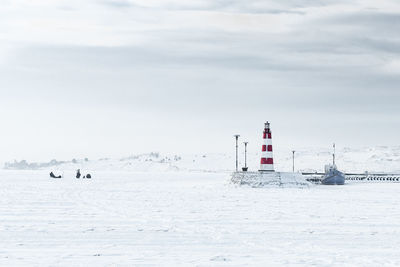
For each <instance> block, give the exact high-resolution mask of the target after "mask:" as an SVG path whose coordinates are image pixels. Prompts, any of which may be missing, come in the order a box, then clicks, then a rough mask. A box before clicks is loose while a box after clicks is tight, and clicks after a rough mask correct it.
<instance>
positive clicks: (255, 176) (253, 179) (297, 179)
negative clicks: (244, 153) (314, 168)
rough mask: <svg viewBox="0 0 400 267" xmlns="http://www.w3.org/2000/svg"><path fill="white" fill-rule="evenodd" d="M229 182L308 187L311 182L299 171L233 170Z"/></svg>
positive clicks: (264, 185) (252, 185) (256, 185)
mask: <svg viewBox="0 0 400 267" xmlns="http://www.w3.org/2000/svg"><path fill="white" fill-rule="evenodd" d="M231 182H232V183H234V184H238V185H248V186H251V187H296V188H303V187H309V186H311V185H312V184H311V183H310V182H308V181H307V180H306V178H305V177H304V176H303V175H302V174H301V173H292V172H268V171H260V172H234V173H233V174H232V178H231Z"/></svg>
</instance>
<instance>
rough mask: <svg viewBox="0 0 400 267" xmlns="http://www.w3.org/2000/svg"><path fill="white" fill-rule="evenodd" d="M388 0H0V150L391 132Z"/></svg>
mask: <svg viewBox="0 0 400 267" xmlns="http://www.w3.org/2000/svg"><path fill="white" fill-rule="evenodd" d="M399 32H400V2H399V1H398V0H394V1H386V0H384V1H376V0H359V1H356V0H346V1H340V0H337V1H330V0H325V1H322V0H321V1H310V0H280V1H269V0H202V1H200V0H163V1H159V0H86V1H81V0H79V1H77V0H65V1H64V0H57V1H55V0H37V1H30V0H1V6H0V107H1V113H0V116H1V117H0V118H1V123H2V127H1V129H2V131H1V135H0V137H1V138H0V151H1V153H0V160H1V161H8V160H13V159H19V160H20V159H28V160H49V159H52V158H56V159H71V158H74V157H89V158H96V157H106V156H110V157H119V156H126V155H129V154H134V153H140V152H147V151H160V152H176V153H186V152H187V153H197V152H198V153H204V152H227V153H231V152H233V151H234V146H233V144H234V143H233V137H232V135H233V134H235V133H240V134H241V135H242V137H243V138H242V140H241V141H244V140H245V139H246V140H247V141H249V142H250V144H249V148H250V150H251V151H252V150H254V151H258V150H259V149H260V145H261V132H262V128H263V123H264V121H266V120H269V121H270V122H271V126H272V131H273V138H274V139H273V142H274V149H275V150H279V149H291V148H297V147H308V146H310V147H315V146H326V147H330V146H331V143H332V142H334V141H335V142H336V143H338V146H342V147H343V146H350V147H358V146H371V145H374V146H375V145H398V144H399V137H398V136H399V132H398V131H399V129H400V88H399V87H400V35H399Z"/></svg>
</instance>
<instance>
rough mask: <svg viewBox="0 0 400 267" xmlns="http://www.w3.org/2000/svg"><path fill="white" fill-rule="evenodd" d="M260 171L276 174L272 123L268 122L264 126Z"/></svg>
mask: <svg viewBox="0 0 400 267" xmlns="http://www.w3.org/2000/svg"><path fill="white" fill-rule="evenodd" d="M260 171H261V172H274V159H273V156H272V136H271V128H270V123H269V122H268V121H267V122H266V123H265V124H264V132H263V145H262V150H261V166H260Z"/></svg>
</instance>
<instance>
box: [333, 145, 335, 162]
mask: <svg viewBox="0 0 400 267" xmlns="http://www.w3.org/2000/svg"><path fill="white" fill-rule="evenodd" d="M335 154H336V145H335V143H333V165H335Z"/></svg>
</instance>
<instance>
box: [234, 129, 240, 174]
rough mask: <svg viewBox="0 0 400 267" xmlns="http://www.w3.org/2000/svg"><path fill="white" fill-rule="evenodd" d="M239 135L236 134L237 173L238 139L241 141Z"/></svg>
mask: <svg viewBox="0 0 400 267" xmlns="http://www.w3.org/2000/svg"><path fill="white" fill-rule="evenodd" d="M239 136H240V135H238V134H235V135H234V137H235V139H236V171H238V139H239Z"/></svg>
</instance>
